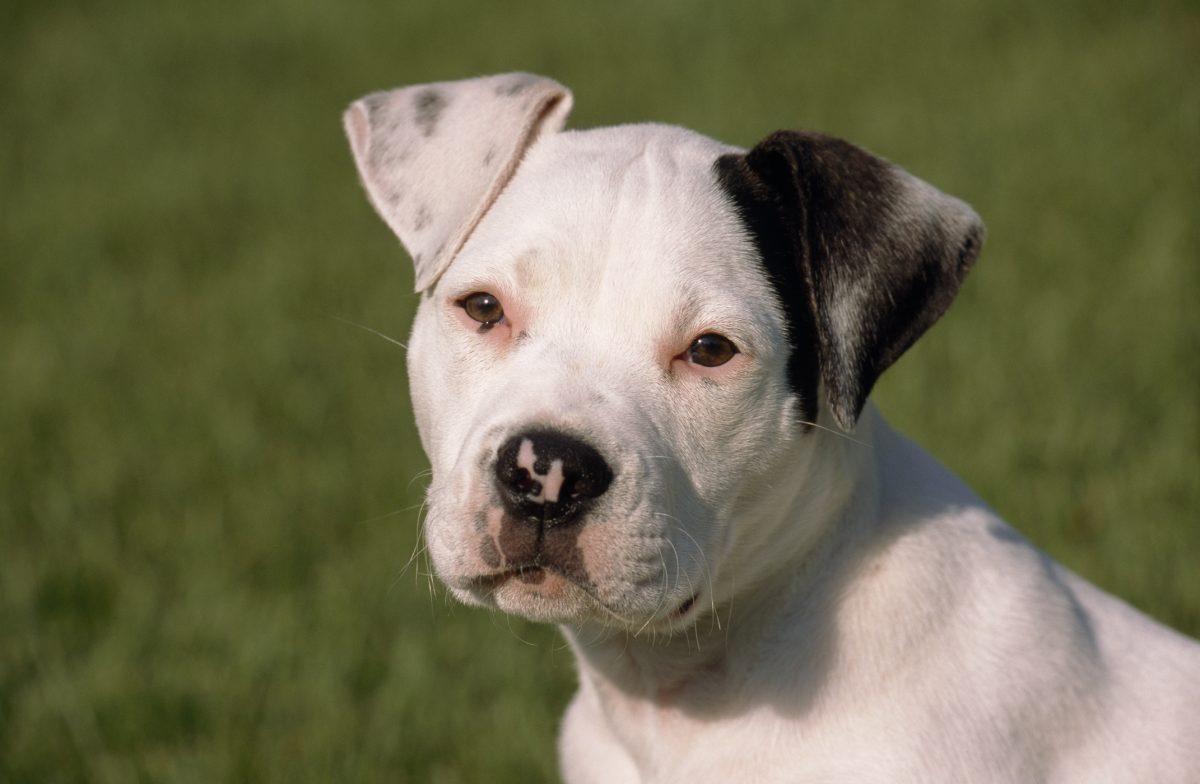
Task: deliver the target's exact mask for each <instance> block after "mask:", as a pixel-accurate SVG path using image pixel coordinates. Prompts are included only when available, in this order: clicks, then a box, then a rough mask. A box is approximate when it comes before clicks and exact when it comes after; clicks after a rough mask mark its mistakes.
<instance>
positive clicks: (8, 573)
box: [0, 0, 1200, 784]
mask: <svg viewBox="0 0 1200 784" xmlns="http://www.w3.org/2000/svg"><path fill="white" fill-rule="evenodd" d="M415 5H416V4H400V3H391V4H376V5H375V6H373V7H370V8H367V7H364V8H350V7H347V6H345V5H338V4H330V3H316V2H311V1H310V0H266V1H265V2H260V3H255V4H247V3H234V2H232V1H231V0H213V2H209V3H205V4H169V3H157V2H150V1H149V0H122V1H121V2H113V3H107V4H104V5H100V4H93V3H66V2H34V1H33V0H10V1H9V2H7V3H6V4H5V6H4V9H3V10H2V11H0V49H2V50H3V51H4V53H5V54H4V58H3V64H2V65H0V129H2V131H0V193H2V194H3V200H2V202H0V207H2V209H0V345H2V346H3V348H2V350H0V447H2V449H0V629H2V630H3V634H2V635H0V780H3V781H12V782H25V781H31V782H32V781H37V782H77V781H87V782H121V781H170V782H188V781H197V782H208V781H246V782H254V781H289V782H299V781H331V780H335V781H370V780H388V781H400V782H405V781H412V782H434V783H436V784H450V783H451V782H474V781H489V782H505V781H527V780H552V779H553V778H554V776H555V774H554V770H555V761H554V750H553V737H554V732H555V727H556V723H557V719H558V716H559V714H560V713H561V710H562V708H563V707H564V705H565V703H566V700H567V699H568V697H569V694H570V691H571V689H572V687H573V678H574V675H573V671H572V664H571V657H570V655H569V653H568V652H567V651H565V650H563V648H562V646H561V643H560V642H559V641H558V639H557V637H556V636H555V633H554V631H553V630H552V629H548V628H544V627H537V626H532V625H529V624H525V623H522V622H519V621H516V620H509V619H507V618H504V617H501V616H495V615H489V614H486V613H479V612H475V611H469V610H466V609H463V608H456V607H454V606H452V605H451V604H450V603H449V602H448V601H447V600H446V599H445V598H444V595H443V594H442V593H441V592H440V591H437V590H432V591H431V589H430V587H429V584H428V580H427V575H426V567H425V566H424V564H423V563H422V562H421V561H420V559H418V560H417V561H416V565H415V566H412V567H410V568H408V569H407V570H406V569H405V568H404V566H405V563H406V562H408V561H409V558H410V554H411V553H413V551H414V548H415V547H416V546H417V532H416V517H417V505H419V503H420V499H421V493H422V487H423V479H422V471H424V470H425V463H424V459H423V457H422V456H421V453H420V448H419V445H418V444H417V441H416V437H415V433H414V430H413V427H412V425H411V422H410V414H409V411H408V408H407V405H408V403H407V393H406V390H405V380H404V372H403V361H402V360H403V357H402V355H401V353H400V351H399V350H398V349H397V348H396V347H395V346H392V345H391V344H389V343H387V342H385V341H383V340H380V339H379V338H377V337H375V336H372V335H371V334H369V333H367V332H365V331H363V330H360V329H357V328H355V327H353V326H350V325H347V324H346V323H345V322H344V321H342V320H341V319H345V320H350V321H354V322H358V323H361V324H364V325H367V326H369V327H370V328H372V329H376V330H379V331H382V332H384V333H386V334H388V335H393V336H397V337H400V338H403V335H404V333H405V331H406V329H407V325H408V322H409V318H410V315H411V311H412V307H413V304H414V296H413V295H412V293H411V284H412V273H411V269H410V267H409V265H408V262H407V260H406V259H405V258H404V257H403V253H402V252H401V251H399V250H398V249H397V246H396V243H395V241H394V239H393V238H392V237H391V236H390V235H389V234H388V232H387V229H386V228H385V227H384V226H383V224H382V223H381V222H379V221H378V220H377V219H376V217H375V216H374V215H373V214H372V213H371V212H370V210H369V208H368V207H367V205H366V202H365V200H364V198H363V196H362V194H361V193H360V191H359V188H358V185H357V182H356V179H355V175H354V172H353V169H352V165H351V162H350V158H349V154H348V152H347V150H346V147H345V143H344V141H343V139H342V137H341V130H340V127H339V123H338V115H339V113H340V111H341V109H342V107H343V106H344V105H345V104H346V103H348V102H349V101H350V100H351V99H353V98H355V97H357V96H359V95H361V94H363V93H366V92H368V91H371V90H374V89H379V88H383V87H388V86H392V85H397V84H404V83H413V82H419V81H425V80H435V79H446V78H456V77H461V76H468V75H473V74H478V73H487V72H497V71H504V70H515V69H524V70H532V71H535V72H541V73H547V74H550V75H553V76H555V77H556V78H558V79H559V80H561V81H563V82H564V83H566V84H568V85H570V86H571V87H572V88H573V89H574V90H575V92H576V99H577V101H576V102H577V107H578V108H577V110H576V113H575V115H574V118H573V120H572V123H573V125H575V126H576V127H586V126H589V125H597V124H610V123H615V122H624V121H634V120H660V121H666V122H675V123H680V124H685V125H689V126H692V127H695V128H697V129H700V130H702V131H704V132H707V133H709V134H710V135H713V136H716V137H718V138H721V139H724V140H726V141H730V142H734V143H740V144H744V145H749V144H752V143H753V142H754V141H755V140H756V139H757V138H759V137H760V136H762V135H764V134H765V133H767V132H769V131H771V130H773V129H775V128H777V127H787V126H791V127H807V128H813V129H818V130H825V131H828V132H832V133H836V134H839V135H842V136H845V137H847V138H850V139H852V140H855V141H858V142H860V143H862V144H864V145H865V146H867V147H868V148H870V149H873V150H875V151H876V152H879V153H881V154H883V155H885V156H887V157H890V158H892V159H894V160H896V161H898V162H900V163H902V164H903V165H905V166H906V167H908V168H909V169H911V170H913V171H914V172H917V173H918V174H920V175H922V176H924V177H925V178H927V179H929V180H931V181H933V182H935V183H937V184H939V185H940V186H942V187H943V188H945V189H946V190H949V191H950V192H953V193H956V194H958V195H961V196H963V197H964V198H966V199H967V200H969V201H970V202H972V204H974V205H975V206H976V207H977V209H978V210H979V212H980V213H981V214H982V215H983V216H984V218H985V220H986V222H987V223H988V226H989V232H990V234H989V241H988V247H987V248H986V250H985V251H984V255H983V258H982V261H981V262H980V265H979V267H978V269H977V270H976V271H975V272H974V273H973V274H972V277H971V279H970V280H969V282H968V284H967V286H966V287H965V289H964V291H963V293H962V295H961V297H960V299H959V301H958V303H957V305H956V306H955V307H954V308H953V309H952V311H951V313H950V314H949V316H948V317H947V318H946V319H945V320H944V321H943V322H942V323H941V324H940V325H939V326H937V327H936V328H935V329H934V330H933V332H932V333H930V335H928V336H927V338H926V339H925V340H924V341H923V342H922V343H920V344H918V346H917V347H916V348H915V349H914V350H913V351H912V352H911V353H910V354H909V355H907V356H906V357H905V358H904V359H903V360H902V361H901V362H900V363H899V365H898V366H897V367H896V368H894V369H893V370H892V371H891V373H890V374H889V375H888V376H887V377H885V380H884V382H883V383H882V385H881V386H880V388H879V390H878V393H877V395H876V398H877V400H878V401H879V402H880V404H881V406H882V407H883V409H884V410H885V412H887V414H888V415H889V417H890V418H891V419H892V420H893V422H894V423H895V424H897V425H898V426H899V427H901V428H902V429H904V430H905V431H907V432H908V433H910V434H911V435H913V436H914V437H915V438H917V440H919V441H920V442H922V443H924V444H925V445H926V446H927V447H929V448H930V449H931V451H933V452H934V453H935V454H937V455H938V456H939V457H941V458H942V459H943V460H944V461H945V462H946V463H947V464H949V465H950V466H951V467H953V468H954V469H955V470H956V471H957V472H958V473H960V474H961V475H963V476H964V477H965V478H966V479H967V480H968V481H969V482H970V483H972V484H973V485H974V486H975V487H976V488H977V489H978V490H979V491H980V492H981V493H982V495H983V496H984V497H985V498H987V499H988V500H989V502H991V503H992V504H993V505H994V506H995V507H996V508H997V509H999V511H1001V512H1002V513H1003V514H1004V515H1005V516H1006V517H1008V518H1009V519H1010V520H1011V521H1013V522H1014V523H1015V524H1016V525H1017V526H1018V527H1019V528H1020V529H1021V530H1022V531H1024V532H1025V533H1026V534H1027V535H1029V536H1030V537H1031V538H1033V539H1034V540H1035V541H1036V542H1037V543H1039V544H1040V545H1041V546H1042V547H1044V548H1045V549H1047V550H1048V551H1049V552H1050V553H1052V554H1053V555H1054V556H1055V557H1056V558H1058V559H1060V560H1062V561H1064V562H1065V563H1067V564H1068V565H1070V566H1071V567H1072V568H1074V569H1076V570H1077V571H1079V572H1080V573H1082V574H1083V575H1084V576H1086V577H1088V578H1089V579H1091V580H1093V581H1095V582H1098V583H1099V584H1100V585H1102V586H1103V587H1105V588H1106V589H1108V590H1110V591H1112V592H1114V593H1116V594H1118V595H1120V596H1122V597H1125V598H1126V599H1127V600H1129V601H1131V602H1132V603H1133V604H1135V605H1136V606H1138V607H1140V608H1142V609H1143V610H1145V611H1146V612H1149V613H1150V614H1152V615H1154V616H1155V617H1157V618H1160V619H1161V620H1163V621H1164V622H1166V623H1169V624H1172V625H1174V626H1176V627H1178V628H1181V629H1183V630H1185V631H1187V632H1189V633H1191V634H1193V635H1195V634H1198V633H1200V571H1198V570H1197V569H1196V568H1195V556H1196V553H1197V552H1200V526H1198V525H1197V522H1198V510H1200V401H1198V399H1197V394H1198V393H1197V388H1198V382H1200V323H1198V319H1197V317H1196V315H1195V308H1196V302H1197V294H1198V293H1200V265H1198V264H1197V262H1198V261H1200V259H1198V258H1197V251H1196V248H1197V247H1200V236H1198V234H1200V231H1198V229H1197V221H1196V216H1197V215H1198V214H1200V170H1198V169H1197V167H1196V166H1195V140H1196V139H1197V138H1200V85H1198V84H1197V82H1196V79H1195V74H1196V73H1197V70H1198V67H1200V56H1198V55H1197V52H1200V16H1198V15H1197V12H1196V9H1195V6H1194V5H1193V4H1190V3H1185V2H1179V3H1157V4H1153V5H1152V7H1146V6H1140V5H1139V7H1137V8H1134V7H1133V6H1132V5H1131V4H1121V3H1116V2H1091V1H1089V2H1083V1H1082V0H1079V1H1076V2H1062V3H1054V4H1045V3H1032V2H1026V3H1017V4H1006V5H1005V7H1004V8H1003V9H1001V8H1000V7H999V6H995V5H993V4H987V3H982V2H976V3H972V2H967V3H959V2H955V3H951V2H949V0H946V1H945V2H940V3H939V2H933V3H926V4H922V5H920V6H913V5H912V4H894V3H883V2H868V3H863V4H816V3H804V4H800V3H791V2H786V3H785V2H779V3H750V2H746V3H738V4H733V3H728V4H725V3H717V2H693V3H683V2H680V1H679V0H663V1H662V2H657V3H633V2H632V1H631V0H620V1H619V2H611V3H606V4H586V5H585V4H582V3H563V2H551V0H540V1H539V2H533V3H527V4H522V5H521V6H520V7H519V8H517V7H508V6H502V5H501V4H498V3H488V2H482V0H478V1H477V2H469V1H468V0H448V1H447V2H443V3H440V4H436V6H435V4H428V5H427V6H424V7H413V6H415Z"/></svg>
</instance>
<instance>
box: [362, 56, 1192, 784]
mask: <svg viewBox="0 0 1200 784" xmlns="http://www.w3.org/2000/svg"><path fill="white" fill-rule="evenodd" d="M569 106H570V94H569V93H567V92H566V90H565V89H564V88H562V87H561V86H560V85H557V84H556V83H554V82H551V81H549V80H546V79H542V78H540V77H533V76H529V75H526V74H508V75H502V76H496V77H487V78H484V79H477V80H466V81H463V82H445V83H440V84H436V85H422V86H416V87H409V88H404V89H401V90H397V91H393V92H391V93H382V94H376V95H374V96H370V97H368V98H366V99H364V100H363V101H360V102H358V103H356V104H354V106H352V107H351V109H350V110H349V111H348V113H347V116H346V128H347V132H348V134H349V136H350V139H351V145H352V147H353V149H354V154H355V160H356V162H357V164H358V166H359V171H360V174H361V176H362V179H363V182H364V184H365V185H366V188H367V191H368V193H369V195H370V198H371V201H372V203H373V204H374V205H375V206H376V208H377V209H378V210H379V211H380V213H381V214H382V215H383V217H384V219H385V220H386V221H387V222H388V224H389V225H390V226H391V227H392V228H393V229H394V230H395V231H396V233H397V234H398V235H399V236H400V238H401V240H402V241H403V242H404V244H405V246H406V247H407V248H408V249H409V252H410V253H411V254H412V256H413V259H414V263H415V264H416V268H417V286H418V289H419V290H421V291H423V292H424V296H423V297H422V300H421V304H420V307H419V310H418V313H417V317H416V322H415V324H414V327H413V334H412V338H411V340H410V342H409V354H408V360H409V374H410V378H411V388H412V393H413V405H414V411H415V413H416V417H417V422H418V426H419V430H420V434H421V439H422V444H423V446H424V447H425V450H426V452H427V454H428V455H429V458H430V462H431V465H432V468H433V478H432V483H431V485H430V488H429V498H428V501H429V505H428V515H427V518H426V529H425V535H426V539H427V542H428V544H429V552H430V554H431V556H432V559H433V563H434V566H435V568H436V570H437V572H438V574H439V576H440V577H441V578H442V580H443V581H444V582H445V583H446V584H447V585H448V586H449V588H450V591H451V592H452V593H453V594H454V595H455V596H456V597H458V598H459V599H461V600H463V601H464V602H467V603H470V604H476V605H483V606H489V607H495V608H499V609H501V610H503V611H506V612H513V613H517V614H520V615H523V616H525V617H528V618H533V619H536V620H542V621H549V622H555V623H559V624H561V626H562V629H563V632H564V634H565V635H566V637H567V639H568V641H569V643H570V645H571V647H572V649H573V650H574V651H575V654H576V656H577V659H578V661H579V672H580V688H579V693H578V694H577V695H576V697H575V700H574V701H573V702H572V703H571V706H570V708H569V710H568V713H567V716H566V719H565V721H564V724H563V730H562V736H561V740H560V746H561V755H562V767H563V773H564V776H565V778H566V779H567V780H568V781H569V782H573V783H574V784H579V783H581V782H674V781H688V782H701V781H714V782H729V781H754V782H795V781H845V782H865V781H880V782H899V781H903V782H908V781H912V782H935V781H944V782H1035V781H1036V782H1081V781H1121V782H1124V781H1147V782H1151V781H1152V782H1194V781H1200V754H1197V752H1196V749H1197V748H1200V685H1198V684H1200V677H1198V676H1200V646H1198V645H1197V644H1196V643H1195V642H1194V641H1192V640H1189V639H1187V638H1185V637H1183V636H1182V635H1179V634H1177V633H1176V632H1173V631H1171V630H1169V629H1167V628H1165V627H1163V626H1160V625H1159V624H1157V623H1155V622H1154V621H1152V620H1150V619H1149V618H1147V617H1146V616H1144V615H1142V614H1140V613H1138V612H1137V611H1136V610H1134V609H1132V608H1131V607H1129V606H1128V605H1126V604H1124V603H1122V602H1121V601H1119V600H1117V599H1115V598H1113V597H1111V596H1109V595H1107V594H1105V593H1103V592H1102V591H1100V590H1098V589H1096V588H1095V587H1093V586H1091V585H1089V584H1088V583H1086V582H1084V581H1083V580H1081V579H1079V578H1078V577H1076V576H1075V575H1073V574H1071V573H1070V572H1069V571H1067V570H1065V569H1063V568H1062V567H1061V566H1059V565H1058V564H1056V563H1054V562H1053V561H1052V560H1051V559H1050V558H1048V557H1047V556H1046V555H1044V554H1043V553H1041V552H1039V551H1038V550H1037V549H1036V548H1034V547H1033V546H1032V545H1030V544H1029V543H1028V542H1027V541H1025V540H1024V539H1023V538H1022V537H1021V536H1020V535H1019V534H1018V533H1016V532H1015V531H1014V530H1013V529H1012V528H1010V527H1008V526H1007V525H1006V524H1005V523H1004V522H1003V521H1002V520H1000V519H999V518H998V517H997V516H996V515H995V514H994V513H993V512H992V511H991V510H990V509H988V507H987V506H986V505H985V504H984V503H982V502H981V501H980V500H979V499H978V498H976V497H975V495H974V494H973V493H971V491H970V490H969V489H968V488H966V487H965V486H964V485H963V484H962V483H961V482H959V481H958V480H957V479H956V478H955V477H954V476H953V475H951V474H950V473H949V472H948V471H947V470H946V469H945V468H943V467H942V466H940V465H939V464H938V463H937V462H936V461H935V460H933V459H932V458H931V457H929V456H928V455H926V454H925V453H924V452H922V451H921V450H920V449H919V448H918V447H916V446H915V445H913V444H912V443H911V442H909V441H907V440H906V439H904V438H903V437H902V436H900V435H898V434H897V433H895V432H893V431H892V430H891V429H890V428H889V427H888V426H887V425H886V423H885V422H884V421H883V419H882V418H881V417H880V415H879V413H878V412H877V411H876V410H875V409H874V407H873V406H872V405H871V404H870V402H869V400H868V399H867V396H868V394H869V392H870V390H871V387H872V385H873V384H874V383H875V381H876V379H877V378H878V376H879V374H880V373H882V372H883V371H884V370H885V369H886V368H887V367H888V366H889V365H890V364H892V362H894V361H895V360H896V358H897V357H899V356H900V354H901V353H902V352H903V351H904V350H905V349H906V348H907V347H908V346H909V345H911V344H912V342H913V341H914V340H916V339H917V338H918V337H919V336H920V334H921V333H922V332H924V331H925V330H926V329H927V328H929V327H930V325H931V324H932V323H933V322H934V321H935V320H936V319H937V318H938V317H939V316H940V315H941V313H942V312H944V311H945V309H946V307H948V305H949V304H950V301H951V299H952V298H953V297H954V294H955V292H956V291H957V289H958V286H959V284H960V283H961V281H962V278H963V276H964V275H965V274H966V271H967V269H968V267H969V266H970V264H971V263H972V262H973V261H974V259H975V257H976V255H977V253H978V252H979V248H980V246H981V243H982V239H983V229H982V224H981V223H980V221H979V219H978V216H976V215H975V213H974V212H973V211H971V209H970V208H969V207H967V206H966V205H965V204H963V203H962V202H961V201H958V200H957V199H954V198H952V197H949V196H946V195H945V194H942V193H940V192H939V191H937V190H936V189H934V188H933V187H931V186H929V185H928V184H926V183H923V182H921V181H920V180H918V179H917V178H915V177H913V176H912V175H909V174H907V173H906V172H904V171H903V170H901V169H899V168H898V167H895V166H894V165H892V164H890V163H887V162H885V161H883V160H882V159H879V158H876V157H875V156H872V155H870V154H869V153H866V152H864V151H862V150H860V149H858V148H856V147H853V146H852V145H849V144H847V143H845V142H842V141H839V140H836V139H831V138H828V137H824V136H819V135H816V134H809V133H800V132H790V131H787V132H780V133H778V134H774V135H772V136H770V137H768V138H767V139H765V140H764V141H763V142H762V143H760V144H759V145H757V146H756V147H754V148H753V149H752V150H750V151H749V152H746V151H743V150H738V149H736V148H732V147H729V146H727V145H722V144H720V143H718V142H715V141H713V140H711V139H707V138H705V137H703V136H700V135H699V134H696V133H693V132H691V131H687V130H684V129H681V128H673V127H668V126H659V125H633V126H620V127H614V128H597V129H592V130H588V131H565V132H558V129H559V127H561V125H562V122H563V121H564V120H565V117H566V113H567V110H568V108H569ZM472 167H473V168H472ZM477 293H487V294H490V295H492V296H494V297H495V298H497V299H498V300H499V302H500V303H502V305H503V311H504V316H503V318H501V319H497V320H495V321H494V322H489V323H488V324H486V325H483V326H481V325H480V323H478V322H477V321H474V320H472V317H471V316H470V315H469V314H467V312H466V310H465V308H464V306H463V303H464V302H465V301H467V298H469V297H470V296H471V295H472V294H477ZM713 333H715V334H720V335H723V336H724V337H726V338H727V339H729V340H731V341H732V342H733V344H734V345H735V346H736V347H737V348H738V352H737V353H736V354H734V355H733V356H732V357H731V358H730V359H729V360H728V361H727V362H725V363H723V364H720V365H719V366H714V367H708V366H705V365H703V363H698V362H696V361H693V360H692V359H691V357H692V355H691V353H690V348H689V347H690V346H691V345H693V342H694V341H695V340H696V338H697V337H698V336H700V335H706V334H713ZM851 429H853V436H847V435H846V434H845V432H844V431H849V430H851ZM572 488H575V489H576V491H577V492H575V494H574V495H572V494H571V493H572V492H573V491H572ZM581 488H582V489H581ZM564 499H565V500H564ZM464 742H469V741H464Z"/></svg>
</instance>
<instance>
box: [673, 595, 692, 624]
mask: <svg viewBox="0 0 1200 784" xmlns="http://www.w3.org/2000/svg"><path fill="white" fill-rule="evenodd" d="M698 597H699V595H698V594H692V595H691V596H689V597H688V598H687V599H685V600H684V602H683V604H681V605H679V606H678V607H676V608H675V609H674V610H672V611H671V615H670V618H671V620H673V621H678V620H680V619H682V618H683V617H684V616H685V615H687V614H688V613H689V612H690V611H691V609H692V608H693V607H695V606H696V599H697V598H698Z"/></svg>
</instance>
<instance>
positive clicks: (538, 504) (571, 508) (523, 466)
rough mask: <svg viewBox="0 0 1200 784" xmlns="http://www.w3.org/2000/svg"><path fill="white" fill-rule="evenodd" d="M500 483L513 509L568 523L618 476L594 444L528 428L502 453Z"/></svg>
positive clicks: (498, 471) (499, 454)
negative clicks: (615, 475)
mask: <svg viewBox="0 0 1200 784" xmlns="http://www.w3.org/2000/svg"><path fill="white" fill-rule="evenodd" d="M495 473H496V482H497V485H498V486H499V488H500V490H501V491H502V492H501V495H502V496H503V498H504V500H505V503H506V505H507V506H509V508H510V510H512V511H514V512H519V513H520V514H521V515H522V516H523V517H528V518H534V519H540V520H544V521H545V522H546V523H547V524H551V523H560V522H568V521H570V520H573V519H575V518H577V517H578V516H579V515H580V514H581V512H582V511H583V506H584V504H585V502H587V501H590V500H592V499H595V498H599V497H600V496H601V495H603V494H604V493H605V491H607V490H608V487H609V485H610V484H612V480H613V473H612V469H611V468H609V466H608V463H607V462H606V461H605V460H604V457H603V456H602V455H601V454H600V453H599V452H598V451H597V450H596V449H595V448H594V447H593V446H591V445H590V444H588V443H586V442H584V441H582V440H580V439H578V438H575V437H574V436H570V435H567V434H566V433H562V432H559V431H556V430H527V431H523V432H520V433H518V434H516V435H514V436H513V437H511V438H509V439H508V440H507V441H505V442H504V444H502V445H501V446H500V448H499V449H498V450H497V452H496V466H495Z"/></svg>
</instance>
